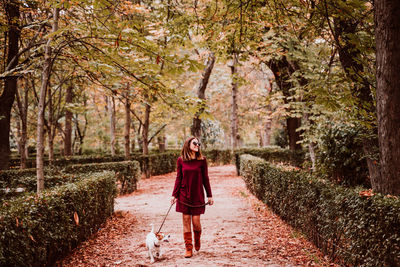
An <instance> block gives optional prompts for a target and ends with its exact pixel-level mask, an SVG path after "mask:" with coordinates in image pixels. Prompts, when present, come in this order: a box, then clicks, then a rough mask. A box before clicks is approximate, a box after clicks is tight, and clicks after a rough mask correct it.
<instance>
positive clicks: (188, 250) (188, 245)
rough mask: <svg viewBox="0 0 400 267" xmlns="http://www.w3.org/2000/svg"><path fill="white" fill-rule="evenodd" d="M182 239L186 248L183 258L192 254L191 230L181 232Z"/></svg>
mask: <svg viewBox="0 0 400 267" xmlns="http://www.w3.org/2000/svg"><path fill="white" fill-rule="evenodd" d="M183 239H184V240H185V248H186V253H185V258H190V257H192V255H193V251H192V250H193V244H192V232H186V233H183Z"/></svg>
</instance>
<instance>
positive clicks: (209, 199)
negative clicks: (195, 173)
mask: <svg viewBox="0 0 400 267" xmlns="http://www.w3.org/2000/svg"><path fill="white" fill-rule="evenodd" d="M208 203H210V206H212V204H214V200H213V198H212V197H209V198H208Z"/></svg>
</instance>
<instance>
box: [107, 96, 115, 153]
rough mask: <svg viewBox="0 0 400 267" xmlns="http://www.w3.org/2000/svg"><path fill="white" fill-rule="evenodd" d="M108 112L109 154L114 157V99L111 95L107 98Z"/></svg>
mask: <svg viewBox="0 0 400 267" xmlns="http://www.w3.org/2000/svg"><path fill="white" fill-rule="evenodd" d="M107 103H108V112H109V115H110V140H111V143H110V145H111V156H112V157H115V100H114V97H113V96H110V97H108V98H107Z"/></svg>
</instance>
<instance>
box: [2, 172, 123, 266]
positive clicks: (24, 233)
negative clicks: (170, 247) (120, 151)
mask: <svg viewBox="0 0 400 267" xmlns="http://www.w3.org/2000/svg"><path fill="white" fill-rule="evenodd" d="M115 184H116V183H115V173H114V172H109V171H108V172H102V173H93V174H90V175H89V176H88V177H86V178H85V179H82V180H80V181H78V182H76V183H69V184H65V185H62V186H59V187H56V188H53V189H51V190H45V191H44V192H43V194H42V195H41V196H39V197H38V196H36V195H34V194H30V195H28V196H23V197H19V198H14V199H12V200H10V201H6V202H3V203H2V205H1V207H0V221H1V224H0V266H51V265H52V264H54V262H55V261H56V260H57V259H59V258H60V257H61V256H63V255H66V254H67V253H68V252H69V251H71V249H73V248H74V247H76V246H77V245H78V244H79V243H80V242H81V241H83V240H85V239H87V238H88V237H89V236H90V235H91V234H93V233H95V232H97V231H98V228H99V226H100V225H101V224H103V223H104V222H105V221H106V219H107V218H108V217H109V216H110V215H111V214H112V212H113V209H114V198H115V197H116V193H117V190H116V185H115ZM75 214H76V215H75ZM75 217H76V218H77V219H79V223H77V221H75V219H74V218H75Z"/></svg>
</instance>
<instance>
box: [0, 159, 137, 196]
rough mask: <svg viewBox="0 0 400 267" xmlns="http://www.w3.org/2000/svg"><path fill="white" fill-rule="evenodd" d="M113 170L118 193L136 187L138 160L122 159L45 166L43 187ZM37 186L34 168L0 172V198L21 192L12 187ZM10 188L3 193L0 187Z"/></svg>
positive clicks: (30, 189)
mask: <svg viewBox="0 0 400 267" xmlns="http://www.w3.org/2000/svg"><path fill="white" fill-rule="evenodd" d="M104 170H109V171H115V172H117V173H116V179H117V181H118V182H119V184H120V190H119V194H121V195H122V194H129V193H132V192H133V191H135V190H136V189H137V182H138V181H139V180H140V176H141V172H140V166H139V162H137V161H122V162H106V163H92V164H75V165H71V166H67V167H65V168H64V169H61V168H56V167H51V168H50V167H46V168H45V177H44V179H45V188H51V187H54V186H58V185H61V184H65V183H68V182H74V181H75V180H76V178H77V177H78V176H79V175H80V174H82V173H89V172H98V171H104ZM36 186H37V178H36V169H24V170H7V171H3V172H1V173H0V199H9V198H11V197H13V196H16V195H20V194H21V193H16V192H13V191H14V190H13V189H16V188H23V189H24V190H25V192H35V191H36ZM5 188H10V189H12V190H11V192H10V193H5V192H4V191H3V190H2V189H5Z"/></svg>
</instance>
